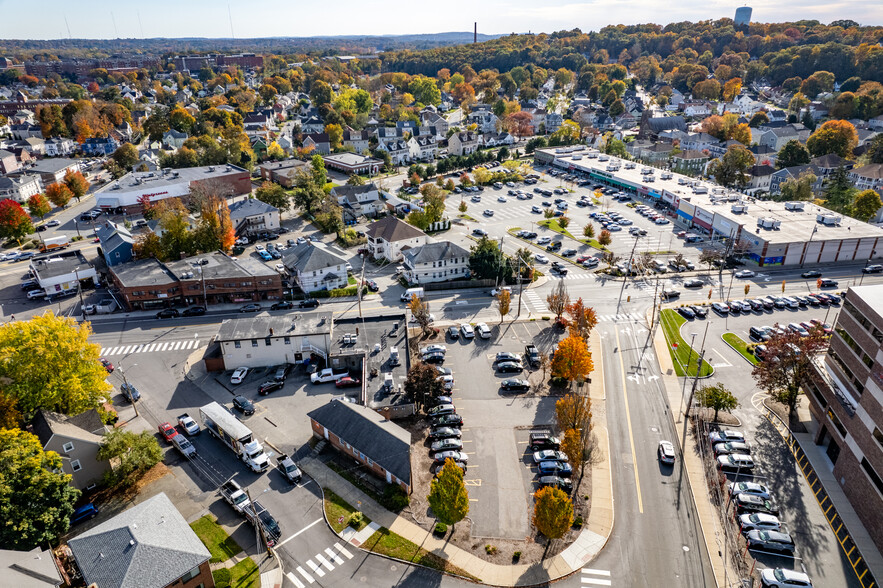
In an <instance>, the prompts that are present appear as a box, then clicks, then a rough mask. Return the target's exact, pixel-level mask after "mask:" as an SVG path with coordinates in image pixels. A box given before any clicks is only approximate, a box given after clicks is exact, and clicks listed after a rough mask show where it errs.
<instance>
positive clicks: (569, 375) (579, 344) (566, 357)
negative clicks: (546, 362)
mask: <svg viewBox="0 0 883 588" xmlns="http://www.w3.org/2000/svg"><path fill="white" fill-rule="evenodd" d="M594 369H595V365H594V363H593V362H592V354H591V353H590V352H589V350H588V348H587V347H586V341H585V339H583V338H582V337H580V336H578V335H568V336H567V338H565V339H563V340H562V341H561V342H560V343H558V349H557V350H556V351H555V356H554V357H553V358H552V377H555V378H563V379H564V380H567V381H568V382H571V383H573V382H577V383H579V382H583V381H585V379H586V378H588V377H589V374H591V373H592V371H593V370H594Z"/></svg>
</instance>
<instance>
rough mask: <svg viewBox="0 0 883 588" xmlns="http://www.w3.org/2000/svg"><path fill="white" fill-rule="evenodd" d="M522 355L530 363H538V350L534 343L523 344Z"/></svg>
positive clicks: (533, 364)
mask: <svg viewBox="0 0 883 588" xmlns="http://www.w3.org/2000/svg"><path fill="white" fill-rule="evenodd" d="M524 356H525V357H526V358H527V362H528V363H529V364H530V365H532V366H535V365H539V363H540V352H539V350H538V349H537V348H536V345H533V344H528V345H525V346H524Z"/></svg>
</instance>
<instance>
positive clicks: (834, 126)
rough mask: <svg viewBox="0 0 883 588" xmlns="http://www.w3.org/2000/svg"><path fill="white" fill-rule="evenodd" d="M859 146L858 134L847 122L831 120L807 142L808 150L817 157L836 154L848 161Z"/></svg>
mask: <svg viewBox="0 0 883 588" xmlns="http://www.w3.org/2000/svg"><path fill="white" fill-rule="evenodd" d="M856 145H858V133H857V132H856V130H855V127H854V126H852V123H851V122H849V121H847V120H829V121H827V122H826V123H824V124H823V125H822V126H820V127H819V128H818V129H817V130H816V132H815V133H813V134H812V135H810V137H809V139H807V140H806V148H807V150H808V151H809V152H810V153H811V154H812V155H813V156H815V157H821V156H822V155H827V154H829V153H836V154H837V155H839V156H840V157H843V158H845V159H848V158H850V157H852V150H853V149H855V147H856Z"/></svg>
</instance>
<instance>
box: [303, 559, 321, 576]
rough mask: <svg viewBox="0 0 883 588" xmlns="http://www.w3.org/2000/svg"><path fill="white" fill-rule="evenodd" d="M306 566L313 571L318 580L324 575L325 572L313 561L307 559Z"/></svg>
mask: <svg viewBox="0 0 883 588" xmlns="http://www.w3.org/2000/svg"><path fill="white" fill-rule="evenodd" d="M307 565H308V566H310V569H311V570H313V573H314V574H316V575H317V576H319V577H320V578H321V577H322V576H324V575H325V570H323V569H322V568H320V567H319V566H318V565H317V564H316V563H315V562H314V561H313V560H311V559H308V560H307Z"/></svg>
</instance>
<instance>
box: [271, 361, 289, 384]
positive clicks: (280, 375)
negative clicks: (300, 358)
mask: <svg viewBox="0 0 883 588" xmlns="http://www.w3.org/2000/svg"><path fill="white" fill-rule="evenodd" d="M290 371H291V364H290V363H283V364H282V365H280V366H279V367H277V368H276V372H275V373H274V374H273V379H274V380H276V381H277V382H284V381H285V378H287V377H288V372H290Z"/></svg>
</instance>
